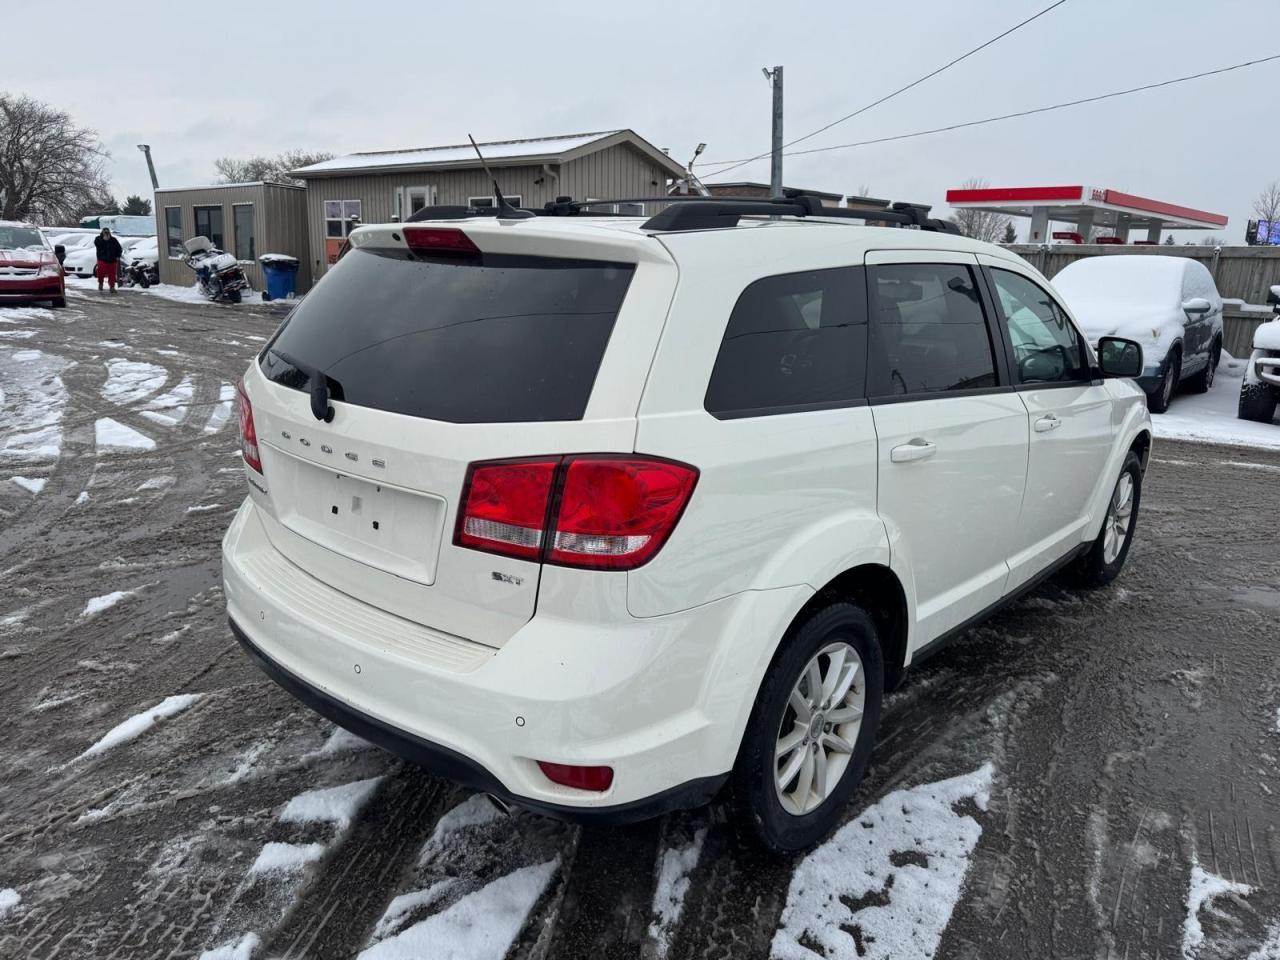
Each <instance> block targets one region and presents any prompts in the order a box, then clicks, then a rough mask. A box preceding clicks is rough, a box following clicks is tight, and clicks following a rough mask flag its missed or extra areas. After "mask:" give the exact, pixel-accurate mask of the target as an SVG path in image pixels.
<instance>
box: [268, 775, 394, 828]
mask: <svg viewBox="0 0 1280 960" xmlns="http://www.w3.org/2000/svg"><path fill="white" fill-rule="evenodd" d="M381 781H382V778H381V777H371V778H370V779H368V780H357V781H355V782H354V783H344V784H343V785H342V786H339V787H326V788H323V789H320V790H308V791H307V792H306V793H300V794H298V795H297V796H296V797H294V798H293V799H292V800H290V801H289V803H288V804H287V805H286V806H285V808H284V812H283V813H281V814H280V819H281V820H283V821H284V822H285V823H316V822H324V823H332V824H333V825H334V826H335V827H337V829H338V830H345V829H346V828H347V827H349V826H350V825H351V821H352V819H353V818H354V817H355V815H356V814H357V813H358V812H359V810H360V808H361V807H362V806H364V804H365V801H366V800H368V799H369V796H370V795H371V794H372V793H373V791H374V790H375V789H376V788H377V786H378V784H379V783H380V782H381Z"/></svg>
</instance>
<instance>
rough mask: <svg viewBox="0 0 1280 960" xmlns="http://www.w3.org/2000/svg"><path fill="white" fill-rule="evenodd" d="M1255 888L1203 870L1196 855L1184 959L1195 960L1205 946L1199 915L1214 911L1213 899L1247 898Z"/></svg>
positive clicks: (1184, 927)
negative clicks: (1229, 895)
mask: <svg viewBox="0 0 1280 960" xmlns="http://www.w3.org/2000/svg"><path fill="white" fill-rule="evenodd" d="M1252 892H1253V887H1251V886H1249V885H1248V884H1244V883H1237V882H1234V881H1232V880H1228V879H1226V878H1225V877H1219V876H1217V875H1216V874H1213V873H1209V872H1208V871H1207V870H1205V869H1204V868H1203V867H1201V866H1200V863H1199V861H1197V860H1196V858H1195V855H1194V854H1193V855H1192V857H1191V880H1190V882H1189V883H1188V885H1187V918H1186V920H1185V921H1183V924H1182V956H1183V958H1184V960H1195V956H1196V953H1197V952H1198V950H1199V949H1200V944H1202V943H1204V928H1202V927H1201V926H1200V911H1201V910H1203V909H1204V908H1205V907H1208V909H1209V910H1213V899H1214V898H1215V897H1220V896H1223V895H1224V894H1235V895H1236V896H1241V897H1247V896H1248V895H1249V894H1251V893H1252Z"/></svg>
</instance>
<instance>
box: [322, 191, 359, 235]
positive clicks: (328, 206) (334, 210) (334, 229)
mask: <svg viewBox="0 0 1280 960" xmlns="http://www.w3.org/2000/svg"><path fill="white" fill-rule="evenodd" d="M358 226H360V201H359V200H326V201H325V202H324V235H325V236H326V237H333V238H335V239H341V238H343V237H345V236H346V235H347V234H349V233H350V232H351V231H352V230H354V229H355V228H356V227H358Z"/></svg>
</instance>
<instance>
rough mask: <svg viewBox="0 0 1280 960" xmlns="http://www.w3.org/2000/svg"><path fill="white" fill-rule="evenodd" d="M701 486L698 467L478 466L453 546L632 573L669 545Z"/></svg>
mask: <svg viewBox="0 0 1280 960" xmlns="http://www.w3.org/2000/svg"><path fill="white" fill-rule="evenodd" d="M697 480H698V471H697V470H696V469H694V468H693V467H690V466H687V465H686V464H683V463H675V462H673V461H670V460H657V459H653V458H649V457H625V456H612V455H607V454H604V455H600V454H593V455H583V456H570V457H563V458H561V457H555V458H547V459H536V460H497V461H491V462H488V463H475V464H472V465H471V468H470V470H469V472H468V474H467V480H466V483H465V485H464V486H463V491H462V508H461V509H460V510H459V512H458V524H457V530H456V533H455V535H454V543H456V544H458V545H459V546H463V547H471V548H473V549H476V550H485V551H488V552H490V553H498V554H503V555H505V556H511V557H520V558H522V559H525V560H540V561H542V562H544V563H555V564H559V565H561V566H568V567H582V568H587V569H594V570H633V569H635V568H636V567H638V566H640V565H641V564H644V563H646V562H648V561H649V560H650V559H652V558H653V556H654V555H655V554H656V553H657V552H658V551H659V550H660V549H661V548H662V545H663V544H664V543H666V541H667V538H668V537H670V535H671V531H672V530H674V529H675V526H676V522H677V521H678V520H679V519H680V515H681V514H682V513H683V512H684V508H685V506H686V505H687V504H688V502H689V498H690V496H691V495H692V493H693V488H694V485H695V484H696V483H697ZM548 508H550V511H551V512H552V513H553V514H554V516H553V517H548Z"/></svg>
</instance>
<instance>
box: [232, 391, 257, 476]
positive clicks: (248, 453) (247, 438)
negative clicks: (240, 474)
mask: <svg viewBox="0 0 1280 960" xmlns="http://www.w3.org/2000/svg"><path fill="white" fill-rule="evenodd" d="M236 408H237V410H239V413H240V452H241V453H242V454H244V462H245V463H247V464H248V465H249V466H251V467H253V469H255V470H257V471H258V472H259V473H262V458H261V457H260V456H259V455H258V431H257V429H256V428H255V427H254V425H253V404H251V403H250V402H249V395H248V394H247V393H245V392H244V381H243V380H241V381H239V382H238V383H237V384H236Z"/></svg>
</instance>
